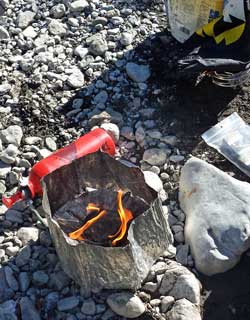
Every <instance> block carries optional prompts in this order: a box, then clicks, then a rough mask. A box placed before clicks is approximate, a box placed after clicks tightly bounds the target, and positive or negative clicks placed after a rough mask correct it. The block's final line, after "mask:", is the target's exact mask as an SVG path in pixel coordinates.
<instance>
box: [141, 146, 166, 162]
mask: <svg viewBox="0 0 250 320" xmlns="http://www.w3.org/2000/svg"><path fill="white" fill-rule="evenodd" d="M143 160H144V161H146V162H147V163H149V164H151V165H152V166H162V165H164V164H165V163H166V160H167V154H166V151H165V150H163V149H158V148H152V149H148V150H146V151H145V152H144V154H143Z"/></svg>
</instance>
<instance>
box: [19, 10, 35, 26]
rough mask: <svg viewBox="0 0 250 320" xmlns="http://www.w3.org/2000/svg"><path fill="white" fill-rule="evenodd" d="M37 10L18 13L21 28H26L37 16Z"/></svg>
mask: <svg viewBox="0 0 250 320" xmlns="http://www.w3.org/2000/svg"><path fill="white" fill-rule="evenodd" d="M35 15H36V14H35V12H33V11H29V10H28V11H22V12H20V13H19V14H18V17H17V25H18V27H19V28H21V29H25V28H27V27H28V25H29V24H30V23H31V22H32V21H33V19H34V17H35Z"/></svg>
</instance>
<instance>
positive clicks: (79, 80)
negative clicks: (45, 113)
mask: <svg viewBox="0 0 250 320" xmlns="http://www.w3.org/2000/svg"><path fill="white" fill-rule="evenodd" d="M67 83H68V85H70V86H71V87H72V88H74V89H77V88H81V87H82V86H83V85H84V83H85V81H84V75H83V73H82V72H81V70H80V69H75V70H74V72H73V73H72V74H71V75H70V76H69V77H68V79H67Z"/></svg>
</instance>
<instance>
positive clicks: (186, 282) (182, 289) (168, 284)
mask: <svg viewBox="0 0 250 320" xmlns="http://www.w3.org/2000/svg"><path fill="white" fill-rule="evenodd" d="M200 289H201V285H200V282H199V281H198V280H197V279H196V277H195V275H194V274H193V273H191V272H190V271H189V270H188V269H187V268H186V267H183V266H181V265H180V264H179V263H177V262H175V261H171V263H169V264H168V269H167V270H166V272H165V274H164V276H163V278H162V281H161V284H160V287H159V293H160V294H161V295H165V296H166V295H168V296H172V297H174V298H175V300H177V299H182V298H185V299H187V300H189V301H191V302H193V303H195V304H197V305H199V304H200Z"/></svg>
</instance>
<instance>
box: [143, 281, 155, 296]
mask: <svg viewBox="0 0 250 320" xmlns="http://www.w3.org/2000/svg"><path fill="white" fill-rule="evenodd" d="M157 288H158V283H155V282H151V281H149V282H146V283H145V284H144V286H143V290H145V291H146V292H150V293H154V292H155V291H156V290H157Z"/></svg>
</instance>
